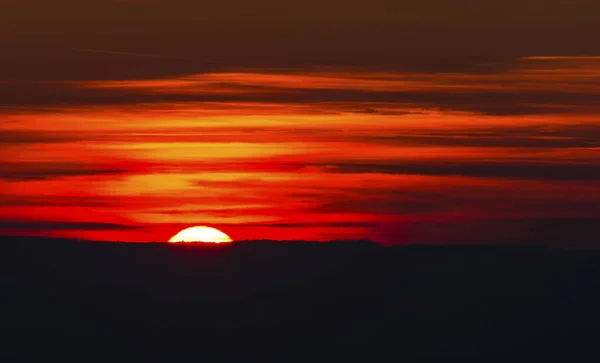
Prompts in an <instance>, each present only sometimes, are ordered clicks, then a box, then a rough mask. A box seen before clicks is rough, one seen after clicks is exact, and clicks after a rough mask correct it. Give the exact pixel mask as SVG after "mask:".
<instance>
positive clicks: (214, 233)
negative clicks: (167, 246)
mask: <svg viewBox="0 0 600 363" xmlns="http://www.w3.org/2000/svg"><path fill="white" fill-rule="evenodd" d="M169 242H171V243H177V242H205V243H225V242H231V238H229V236H228V235H226V234H225V233H223V232H221V231H219V230H218V229H216V228H212V227H205V226H196V227H190V228H186V229H184V230H181V231H180V232H179V233H177V234H176V235H174V236H173V237H171V239H170V240H169Z"/></svg>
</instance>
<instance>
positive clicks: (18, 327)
mask: <svg viewBox="0 0 600 363" xmlns="http://www.w3.org/2000/svg"><path fill="white" fill-rule="evenodd" d="M0 271H1V275H0V284H1V285H0V286H1V298H0V333H1V336H2V338H1V340H0V348H1V349H0V361H2V362H5V361H6V362H13V361H14V362H20V361H35V362H43V361H60V360H57V359H59V358H60V359H63V360H77V361H80V362H90V361H94V362H96V361H97V362H120V361H124V362H138V361H139V362H148V361H166V362H171V361H193V362H203V361H207V362H212V361H215V362H216V361H221V362H222V361H235V362H245V361H277V362H344V361H361V362H403V361H407V362H412V361H418V362H421V361H423V362H450V361H461V362H465V361H469V362H471V361H472V362H506V361H513V362H514V361H526V362H536V361H539V362H543V361H547V360H559V361H564V362H569V361H571V362H573V361H581V360H583V359H585V360H586V361H588V360H589V359H592V360H591V361H598V360H597V359H598V358H599V357H600V348H597V346H598V342H599V341H600V313H599V312H598V310H599V309H600V254H598V253H597V252H585V251H567V250H561V249H557V248H545V247H527V246H519V247H517V246H505V247H501V246H481V247H477V246H453V247H451V246H448V247H425V246H422V247H418V246H412V247H380V246H377V245H374V244H371V243H368V242H336V243H278V242H267V241H256V242H238V243H234V244H230V245H227V246H196V245H168V244H159V243H155V244H125V243H85V242H75V241H62V240H48V239H36V238H15V237H2V241H1V243H0Z"/></svg>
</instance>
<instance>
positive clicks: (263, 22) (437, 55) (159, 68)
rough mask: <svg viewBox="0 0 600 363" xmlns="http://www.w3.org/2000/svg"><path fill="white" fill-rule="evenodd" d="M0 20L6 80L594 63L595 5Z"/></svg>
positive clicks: (527, 3)
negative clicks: (561, 59) (570, 59)
mask: <svg viewBox="0 0 600 363" xmlns="http://www.w3.org/2000/svg"><path fill="white" fill-rule="evenodd" d="M2 8H3V10H2V12H1V13H0V45H1V46H2V52H3V57H2V58H3V61H2V63H3V64H2V65H3V67H1V68H0V72H1V73H0V77H1V78H3V79H6V78H13V79H15V78H18V79H23V78H29V79H31V78H34V79H47V78H58V79H65V78H87V79H90V78H92V79H98V78H116V79H119V78H123V77H127V78H132V77H154V76H158V75H163V74H174V73H182V74H188V73H197V72H200V71H204V70H214V69H215V68H223V67H239V66H244V67H269V68H272V67H297V66H315V65H318V66H353V67H357V66H361V67H372V68H384V69H394V70H410V71H445V70H451V71H456V70H458V71H461V70H462V71H465V70H467V71H474V72H481V71H486V70H490V69H492V70H495V67H499V65H497V64H495V62H497V61H500V62H501V64H503V65H504V64H505V63H504V62H505V61H506V60H507V59H512V58H515V57H518V56H526V55H554V54H560V55H586V54H598V53H600V42H598V41H597V40H598V39H600V22H599V21H598V14H599V13H600V2H598V1H596V0H508V1H494V2H491V1H477V0H468V1H467V0H458V1H441V0H419V1H417V0H370V1H360V2H359V1H347V0H344V1H342V0H335V1H332V0H326V1H322V0H319V1H317V0H302V1H300V0H292V1H274V0H269V1H267V0H259V1H245V0H226V1H218V2H206V1H192V0H168V1H167V0H129V1H126V0H121V1H116V0H86V1H79V0H53V1H48V0H2ZM81 49H92V50H100V51H107V52H108V51H110V52H125V53H142V54H155V55H161V56H165V57H169V56H171V57H181V58H185V59H170V58H158V57H156V58H153V57H133V56H125V55H118V54H111V53H90V52H82V51H80V50H81ZM40 60H43V61H44V62H43V63H42V64H40V63H39V61H40Z"/></svg>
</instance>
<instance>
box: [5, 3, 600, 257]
mask: <svg viewBox="0 0 600 363" xmlns="http://www.w3.org/2000/svg"><path fill="white" fill-rule="evenodd" d="M2 3H3V5H2V7H3V9H4V10H3V11H2V13H0V47H1V49H2V57H1V58H0V155H2V158H1V159H0V234H11V235H36V236H50V237H67V238H78V239H87V240H112V241H131V242H142V241H166V240H168V239H169V238H170V237H171V236H172V235H174V234H175V233H177V232H178V231H179V230H180V229H182V228H184V227H189V226H193V225H209V226H213V227H216V228H219V229H221V230H223V231H224V232H226V233H227V234H229V235H230V236H231V237H232V238H233V239H262V238H265V239H279V240H295V239H305V240H318V241H327V240H335V239H363V238H367V239H371V240H373V241H376V242H378V243H381V244H411V243H417V244H418V243H427V244H429V243H433V244H462V243H469V244H470V243H482V244H485V243H546V244H560V245H564V246H578V245H586V246H591V245H593V244H594V243H597V241H600V182H599V181H600V117H599V116H600V43H599V42H597V39H599V38H600V22H598V20H597V14H598V13H599V12H600V3H598V2H597V1H596V0H519V1H516V0H507V1H502V2H491V1H474V0H473V1H466V0H458V1H452V2H449V1H441V0H420V1H416V0H371V1H368V2H363V1H361V2H358V1H341V0H340V1H337V0H335V1H332V0H327V1H316V0H303V1H299V0H291V1H287V2H281V1H273V0H259V1H253V2H248V1H242V0H226V1H219V2H214V3H213V2H209V3H207V2H198V1H191V0H169V1H166V0H164V1H162V0H120V1H117V0H114V1H111V0H102V1H100V0H88V1H85V2H82V1H75V0H54V1H46V0H43V1H42V0H29V1H25V0H3V2H2Z"/></svg>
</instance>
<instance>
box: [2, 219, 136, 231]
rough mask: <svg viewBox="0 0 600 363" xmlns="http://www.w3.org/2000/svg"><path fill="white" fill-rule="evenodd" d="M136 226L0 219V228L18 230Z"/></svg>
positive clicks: (116, 228) (125, 227) (99, 228)
mask: <svg viewBox="0 0 600 363" xmlns="http://www.w3.org/2000/svg"><path fill="white" fill-rule="evenodd" d="M137 228H141V227H138V226H130V225H123V224H115V223H100V222H61V221H24V220H6V219H1V220H0V229H3V230H11V231H19V230H24V231H28V232H32V231H60V230H73V231H80V230H84V231H85V230H87V231H109V230H125V229H137Z"/></svg>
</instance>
